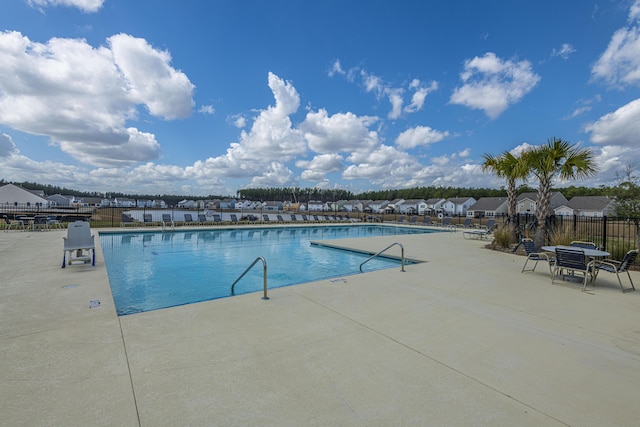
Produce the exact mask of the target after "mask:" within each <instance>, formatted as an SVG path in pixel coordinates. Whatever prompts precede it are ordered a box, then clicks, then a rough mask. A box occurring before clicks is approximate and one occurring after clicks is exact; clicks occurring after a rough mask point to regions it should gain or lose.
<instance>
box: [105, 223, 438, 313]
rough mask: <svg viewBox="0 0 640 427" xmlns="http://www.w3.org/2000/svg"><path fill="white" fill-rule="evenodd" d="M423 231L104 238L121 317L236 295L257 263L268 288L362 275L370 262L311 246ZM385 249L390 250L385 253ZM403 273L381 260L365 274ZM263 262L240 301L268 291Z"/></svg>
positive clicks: (332, 229)
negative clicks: (387, 270)
mask: <svg viewBox="0 0 640 427" xmlns="http://www.w3.org/2000/svg"><path fill="white" fill-rule="evenodd" d="M428 232H432V230H429V229H426V228H422V227H388V226H373V225H366V226H359V225H347V226H344V227H343V226H329V227H328V226H313V227H270V228H236V229H220V230H211V229H207V230H192V231H174V232H124V233H100V244H101V245H102V250H103V253H104V259H105V263H106V266H107V273H108V275H109V282H110V284H111V291H112V293H113V298H114V302H115V305H116V310H117V312H118V315H126V314H132V313H138V312H143V311H150V310H156V309H160V308H166V307H172V306H177V305H183V304H190V303H194V302H200V301H206V300H211V299H216V298H224V297H228V296H231V285H232V284H233V282H234V281H235V280H236V279H237V278H238V277H239V276H240V275H241V274H242V273H243V272H244V271H245V270H246V269H247V267H249V266H250V265H251V263H252V262H253V261H254V260H255V259H256V258H257V257H260V256H261V257H263V258H264V259H265V260H266V263H267V267H268V271H267V285H268V289H272V288H278V287H282V286H289V285H295V284H299V283H305V282H313V281H317V280H323V279H327V278H332V277H338V276H344V275H349V274H355V273H358V272H359V271H360V264H361V263H362V262H363V261H364V260H366V259H367V258H368V257H369V255H366V254H360V253H357V252H351V251H341V250H336V249H330V248H326V247H322V246H312V245H311V243H310V242H311V241H314V240H328V239H339V238H348V237H373V236H383V235H395V234H397V235H401V234H415V233H428ZM380 249H382V248H380ZM399 266H400V261H398V260H395V259H390V258H384V257H377V258H375V259H373V260H371V261H370V262H368V263H367V264H365V266H364V267H363V270H364V271H372V270H379V269H384V268H390V267H398V268H399ZM263 285H264V283H263V268H262V263H261V262H258V263H257V264H256V265H255V266H254V267H253V268H252V269H251V270H250V271H249V272H248V273H247V274H246V275H245V276H244V277H243V278H242V279H241V280H240V281H239V282H238V283H237V284H236V285H235V289H234V294H235V295H238V294H243V293H249V292H256V291H262V290H263Z"/></svg>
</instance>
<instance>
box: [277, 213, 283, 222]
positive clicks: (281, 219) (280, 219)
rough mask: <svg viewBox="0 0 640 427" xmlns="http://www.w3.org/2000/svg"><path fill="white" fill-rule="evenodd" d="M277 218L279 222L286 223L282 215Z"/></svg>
mask: <svg viewBox="0 0 640 427" xmlns="http://www.w3.org/2000/svg"><path fill="white" fill-rule="evenodd" d="M276 218H278V221H280V222H284V218H282V215H280V214H278V215H276Z"/></svg>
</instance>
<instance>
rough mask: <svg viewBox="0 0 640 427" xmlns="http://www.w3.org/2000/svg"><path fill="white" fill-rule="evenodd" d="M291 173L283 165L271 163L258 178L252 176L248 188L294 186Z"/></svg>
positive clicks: (294, 181) (294, 180)
mask: <svg viewBox="0 0 640 427" xmlns="http://www.w3.org/2000/svg"><path fill="white" fill-rule="evenodd" d="M295 183H296V179H295V178H294V176H293V172H292V171H291V170H290V169H289V168H287V167H286V166H285V165H284V164H282V163H279V162H272V163H271V164H270V165H269V167H268V168H267V170H266V171H265V172H264V173H263V174H262V175H260V176H254V177H253V179H252V180H251V183H250V184H249V185H248V187H287V186H295Z"/></svg>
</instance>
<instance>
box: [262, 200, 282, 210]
mask: <svg viewBox="0 0 640 427" xmlns="http://www.w3.org/2000/svg"><path fill="white" fill-rule="evenodd" d="M283 208H284V204H283V203H282V202H280V201H277V200H270V201H266V202H264V203H262V209H264V210H265V211H281V210H282V209H283Z"/></svg>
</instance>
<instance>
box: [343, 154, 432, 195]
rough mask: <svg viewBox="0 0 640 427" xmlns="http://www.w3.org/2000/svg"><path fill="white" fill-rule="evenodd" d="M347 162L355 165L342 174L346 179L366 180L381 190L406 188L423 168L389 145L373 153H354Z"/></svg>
mask: <svg viewBox="0 0 640 427" xmlns="http://www.w3.org/2000/svg"><path fill="white" fill-rule="evenodd" d="M347 161H349V162H352V163H354V164H352V165H350V166H349V167H347V168H346V169H345V171H344V172H343V173H342V177H343V178H344V179H347V180H353V179H366V180H369V181H370V183H371V184H372V185H374V186H376V187H380V188H404V187H406V186H407V182H408V180H410V179H411V177H412V176H413V175H414V174H416V173H417V172H418V171H419V170H420V169H421V168H422V166H421V165H420V163H418V162H417V161H416V160H415V159H414V158H413V157H412V156H410V155H409V154H407V153H405V152H402V151H398V150H397V149H395V148H394V147H390V146H388V145H380V146H379V147H378V148H377V149H376V150H374V151H373V152H371V153H353V154H352V155H351V156H349V157H347Z"/></svg>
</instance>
